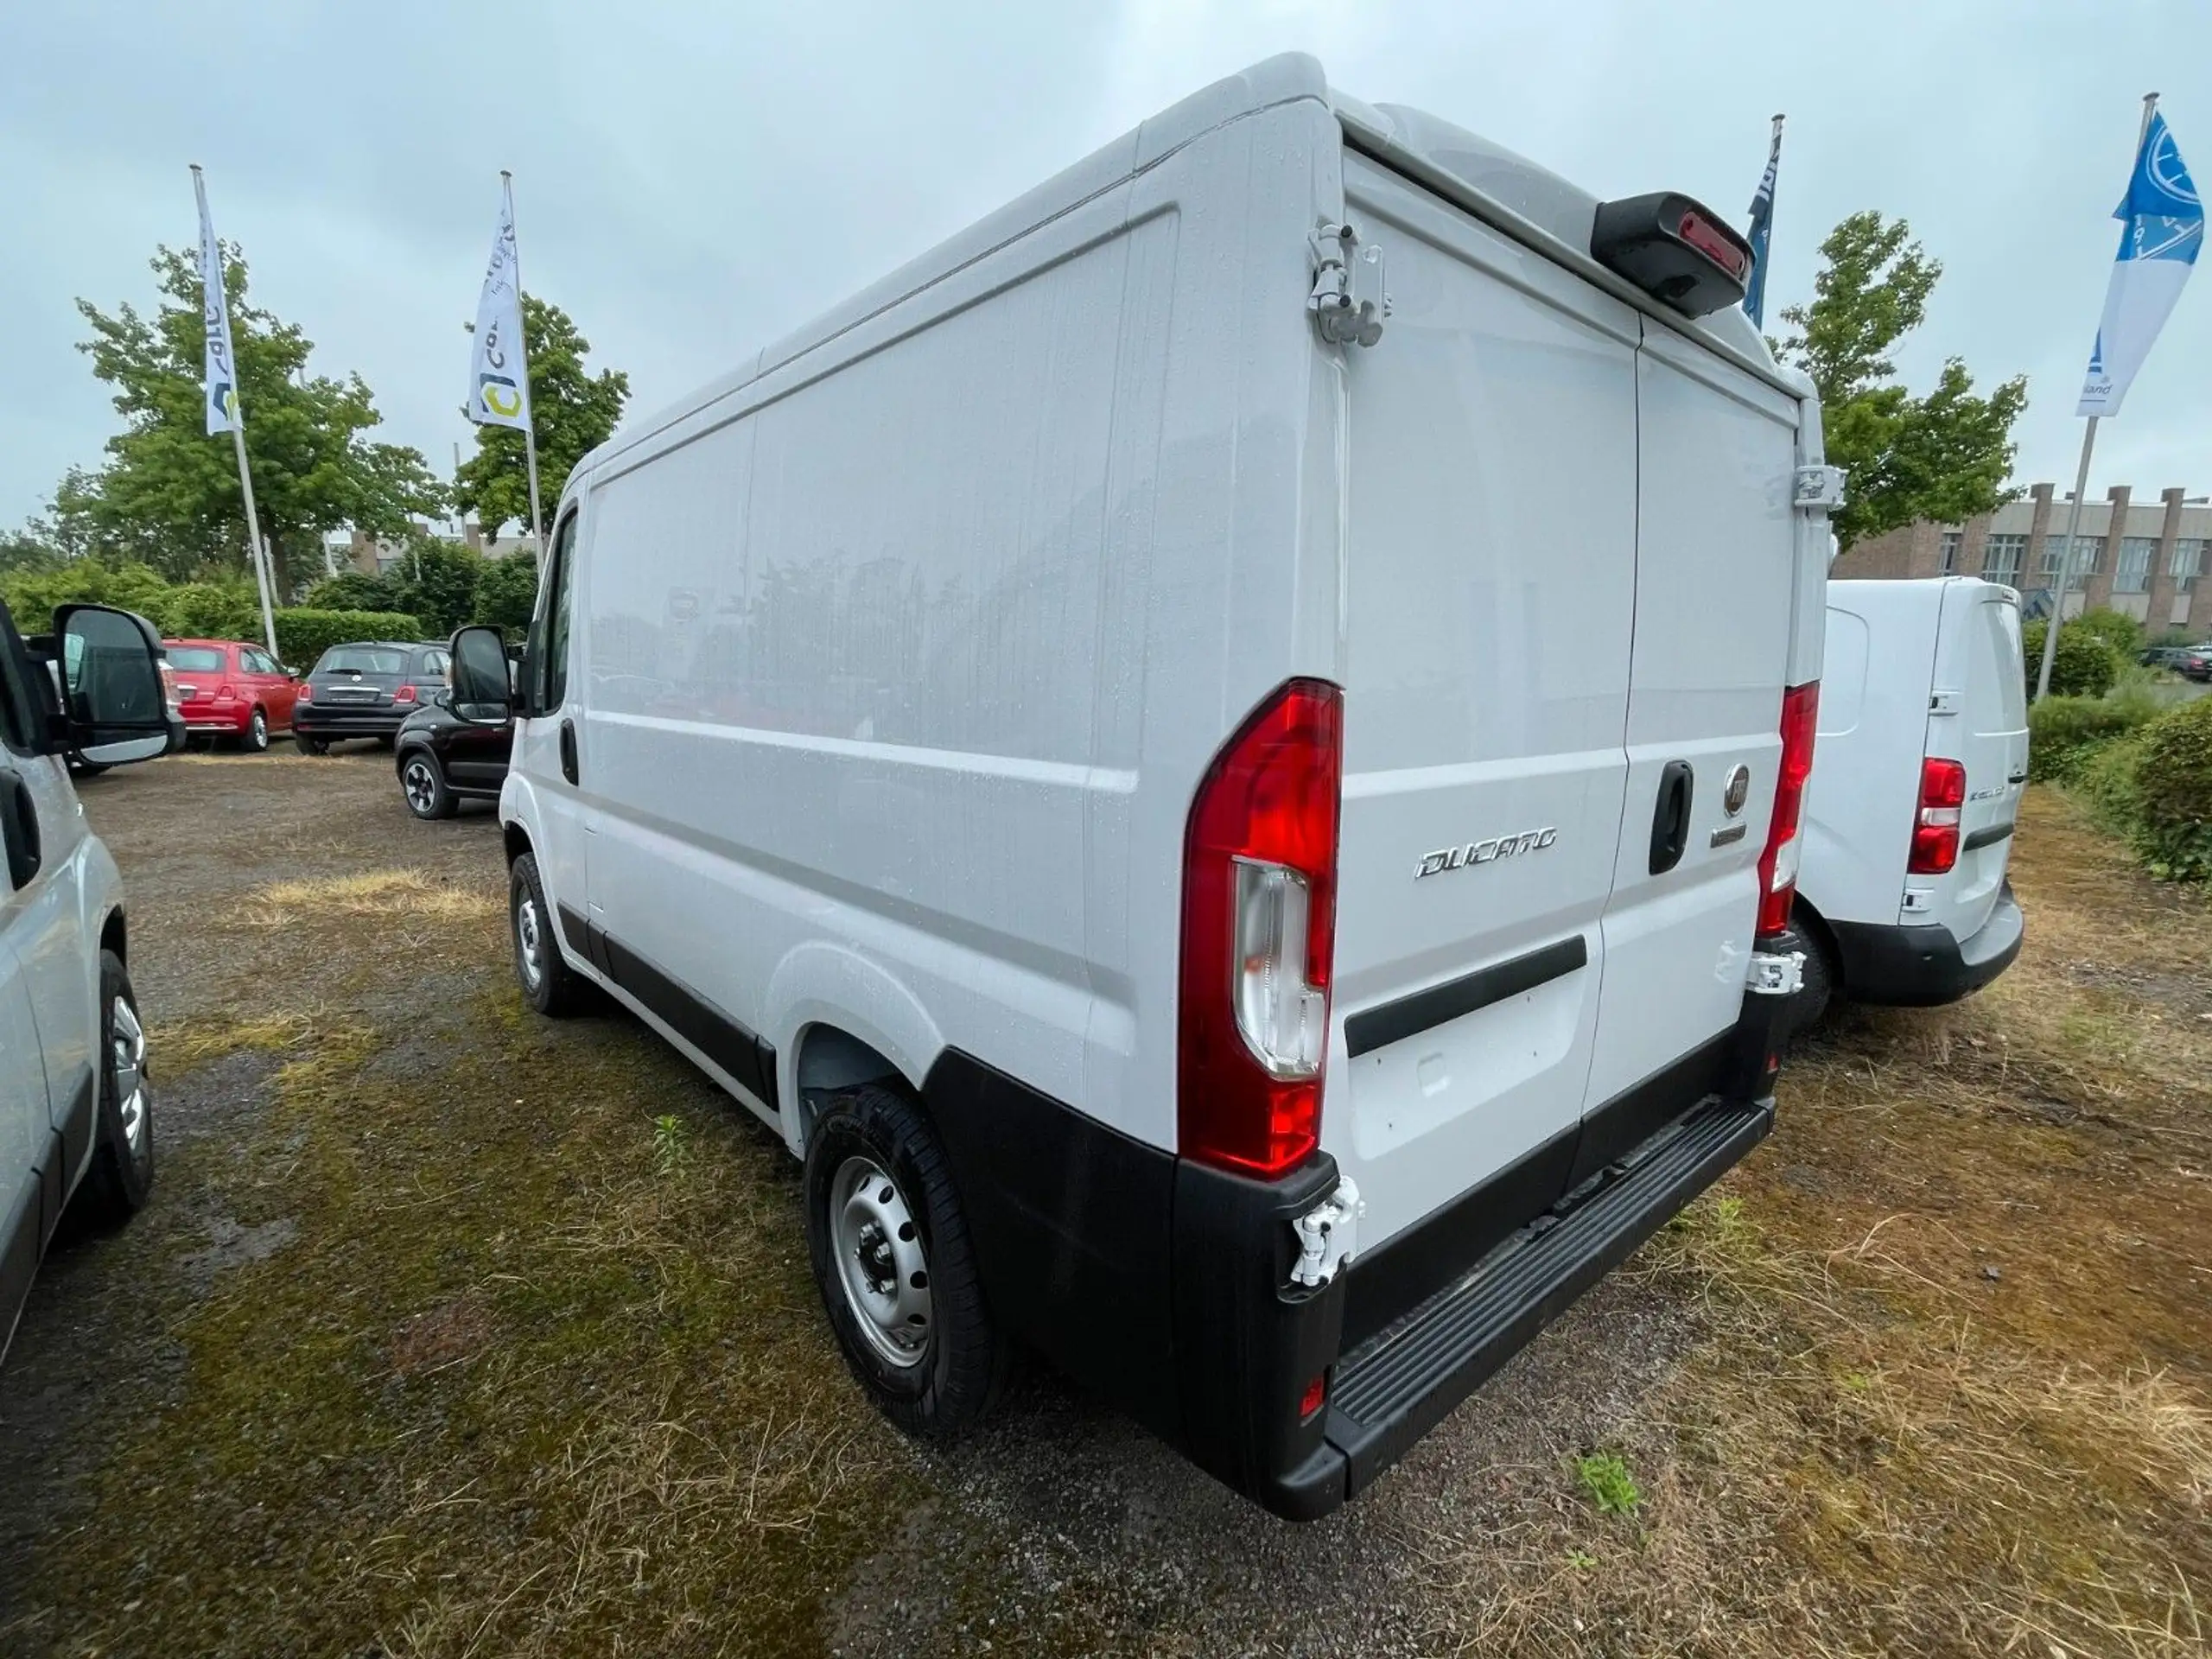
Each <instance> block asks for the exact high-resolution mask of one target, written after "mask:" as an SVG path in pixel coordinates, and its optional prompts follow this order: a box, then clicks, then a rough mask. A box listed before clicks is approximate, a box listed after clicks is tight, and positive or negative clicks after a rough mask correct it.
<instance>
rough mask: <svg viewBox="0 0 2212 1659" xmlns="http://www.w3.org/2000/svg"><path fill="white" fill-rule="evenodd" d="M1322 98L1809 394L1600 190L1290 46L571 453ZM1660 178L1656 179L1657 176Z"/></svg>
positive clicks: (1391, 157)
mask: <svg viewBox="0 0 2212 1659" xmlns="http://www.w3.org/2000/svg"><path fill="white" fill-rule="evenodd" d="M1300 99H1314V100H1316V101H1318V102H1320V103H1322V104H1325V105H1327V106H1328V107H1329V109H1330V110H1331V111H1332V113H1333V114H1334V115H1335V116H1336V118H1337V119H1338V122H1339V123H1340V124H1342V126H1343V128H1344V135H1345V138H1346V140H1347V142H1348V143H1351V145H1352V146H1353V147H1354V148H1355V149H1360V150H1362V151H1364V152H1366V153H1367V154H1369V155H1370V156H1374V157H1375V158H1376V160H1377V161H1380V162H1383V164H1384V165H1386V166H1389V167H1391V168H1395V169H1396V170H1398V171H1401V172H1404V173H1407V174H1408V175H1412V176H1414V178H1416V179H1418V180H1419V181H1421V183H1423V184H1424V185H1426V186H1427V187H1428V188H1432V189H1433V190H1436V191H1437V192H1438V193H1439V194H1443V195H1445V196H1446V198H1447V199H1450V200H1454V201H1456V202H1457V203H1458V204H1459V206H1461V207H1464V208H1465V209H1466V210H1467V211H1469V212H1470V213H1473V214H1475V216H1476V217H1478V218H1479V219H1483V220H1484V222H1486V223H1488V224H1490V225H1491V226H1492V227H1493V228H1495V229H1497V230H1499V231H1501V232H1503V233H1505V234H1506V235H1508V236H1511V237H1513V238H1515V239H1516V240H1518V241H1521V242H1523V243H1527V244H1529V245H1532V246H1534V247H1535V248H1537V249H1538V251H1541V252H1543V253H1545V254H1546V255H1548V256H1549V257H1552V258H1553V259H1554V260H1556V261H1558V262H1559V263H1560V264H1565V265H1567V266H1568V267H1569V268H1570V269H1572V270H1574V271H1575V272H1576V273H1577V274H1579V275H1580V276H1581V277H1584V278H1586V280H1588V281H1590V282H1592V283H1595V284H1596V285H1598V286H1599V287H1600V288H1603V289H1607V290H1608V291H1610V292H1611V293H1613V294H1615V295H1616V296H1618V297H1619V298H1621V299H1622V300H1624V301H1625V302H1627V303H1629V304H1630V305H1633V306H1635V307H1636V308H1637V309H1639V310H1641V311H1643V312H1644V313H1646V314H1647V315H1651V316H1654V317H1656V318H1657V319H1658V320H1659V321H1662V322H1664V323H1666V324H1667V325H1668V326H1669V327H1673V328H1675V329H1676V330H1678V331H1679V332H1681V333H1683V334H1688V335H1690V336H1691V337H1692V338H1694V339H1696V340H1699V341H1700V343H1702V344H1703V345H1705V346H1708V347H1710V348H1712V349H1713V350H1715V351H1718V352H1719V353H1721V354H1722V355H1723V356H1726V357H1728V358H1731V359H1734V360H1736V361H1737V362H1738V364H1739V365H1741V366H1743V367H1745V368H1747V369H1749V370H1751V372H1754V373H1756V374H1758V375H1759V376H1761V377H1762V378H1764V379H1767V380H1769V381H1770V382H1772V383H1773V384H1774V385H1777V386H1778V387H1780V388H1781V389H1783V391H1787V392H1788V393H1789V395H1791V396H1792V397H1799V396H1804V395H1807V394H1808V393H1809V392H1810V391H1811V387H1810V385H1809V383H1808V382H1806V381H1805V380H1804V379H1803V378H1802V376H1801V375H1799V374H1798V373H1796V372H1795V371H1794V370H1789V369H1783V368H1779V367H1777V365H1776V364H1775V361H1774V359H1773V358H1772V357H1771V356H1770V354H1769V353H1768V352H1767V348H1766V342H1765V341H1764V339H1762V338H1761V336H1760V334H1759V331H1758V328H1757V327H1754V326H1753V325H1752V323H1751V319H1750V318H1748V317H1746V316H1745V315H1744V314H1743V312H1742V310H1741V309H1740V308H1737V307H1735V306H1728V307H1726V308H1723V309H1721V310H1719V311H1718V312H1715V313H1713V314H1712V315H1708V316H1705V317H1700V318H1688V317H1684V316H1682V315H1680V314H1679V313H1676V312H1675V311H1672V310H1670V309H1668V308H1665V307H1662V306H1661V305H1660V304H1659V303H1658V302H1656V301H1654V300H1652V299H1651V298H1650V297H1649V296H1647V295H1645V294H1643V292H1642V291H1640V290H1639V289H1636V288H1634V287H1632V286H1630V284H1629V283H1626V282H1625V281H1624V280H1623V279H1622V278H1620V277H1617V276H1615V275H1614V274H1613V273H1612V272H1611V271H1610V270H1606V269H1605V267H1604V266H1602V265H1600V264H1598V263H1597V261H1596V260H1595V259H1593V258H1592V257H1591V255H1590V251H1589V250H1590V232H1591V228H1592V223H1593V221H1594V219H1595V218H1596V214H1597V210H1598V206H1599V202H1598V198H1597V197H1595V196H1593V195H1592V194H1589V192H1587V191H1586V190H1583V189H1581V188H1579V187H1577V186H1575V185H1573V184H1570V183H1569V182H1568V181H1567V180H1565V179H1562V178H1560V176H1559V175H1557V174H1555V173H1553V172H1551V171H1550V170H1549V169H1548V168H1542V167H1539V166H1538V165H1537V164H1536V163H1535V162H1531V161H1529V160H1527V159H1525V158H1524V157H1522V156H1516V155H1515V154H1514V153H1513V152H1512V151H1511V150H1509V149H1505V148H1503V146H1502V145H1498V144H1495V143H1491V141H1490V140H1488V139H1486V138H1481V137H1477V136H1476V135H1475V134H1473V133H1471V132H1469V131H1467V130H1465V129H1464V128H1462V127H1458V126H1455V125H1453V124H1452V123H1451V122H1449V121H1446V120H1443V119H1441V118H1439V117H1437V116H1433V115H1430V114H1428V113H1427V112H1426V111H1421V110H1415V109H1411V108H1408V107H1407V106H1405V105H1396V104H1383V105H1370V104H1365V103H1363V102H1361V101H1360V100H1359V99H1356V98H1351V97H1349V96H1347V95H1345V94H1344V93H1342V92H1338V91H1336V90H1335V89H1333V88H1332V87H1331V86H1330V85H1329V80H1328V77H1327V75H1326V74H1325V73H1324V72H1323V70H1322V68H1321V65H1320V62H1319V60H1317V59H1315V58H1313V57H1311V56H1308V55H1307V54H1305V53H1302V52H1286V53H1283V54H1280V55H1279V56H1276V57H1272V58H1268V59H1267V60H1264V61H1262V62H1260V63H1257V64H1255V65H1253V66H1252V67H1250V68H1249V69H1247V70H1245V71H1243V73H1240V74H1235V75H1230V76H1229V77H1227V78H1226V79H1222V80H1217V81H1216V82H1215V83H1214V84H1213V85H1212V86H1208V87H1205V89H1204V90H1202V91H1200V92H1194V93H1192V95H1191V96H1190V97H1188V98H1186V99H1183V100H1182V101H1181V102H1180V103H1179V104H1176V105H1172V106H1171V107H1169V108H1168V109H1166V110H1164V111H1161V112H1160V114H1158V115H1155V116H1154V117H1152V118H1150V119H1149V120H1147V121H1146V122H1144V123H1143V124H1141V125H1140V126H1138V127H1137V128H1136V129H1135V130H1133V131H1130V132H1127V133H1124V134H1123V135H1122V137H1119V138H1117V139H1116V140H1115V141H1114V142H1113V143H1109V144H1107V145H1105V146H1104V147H1103V149H1098V150H1096V151H1094V152H1093V153H1092V154H1091V155H1090V156H1086V157H1084V159H1083V160H1082V161H1080V162H1077V163H1075V165H1074V166H1072V167H1070V168H1066V169H1065V170H1064V171H1062V172H1060V173H1058V174H1057V175H1054V176H1053V177H1052V178H1050V179H1047V180H1046V181H1045V182H1044V183H1042V184H1040V185H1038V186H1037V187H1036V188H1033V189H1032V190H1030V191H1028V192H1027V193H1026V194H1023V195H1021V196H1019V197H1017V198H1015V199H1014V200H1013V201H1010V202H1008V203H1007V205H1006V206H1005V207H1001V208H1000V209H999V210H998V211H997V212H995V213H991V214H990V215H988V217H986V218H984V219H980V220H978V221H977V222H976V223H975V224H973V225H971V226H969V227H968V228H967V229H965V230H963V231H962V232H959V233H958V234H957V235H956V236H953V237H951V238H948V239H947V240H945V241H944V242H941V243H939V244H938V245H937V246H936V247H934V248H931V250H930V251H928V252H926V253H925V254H922V255H921V256H919V257H917V258H914V259H912V260H909V261H908V262H907V263H906V264H904V265H901V266H900V267H899V269H898V270H894V271H893V272H892V273H891V274H890V275H889V276H887V277H883V278H882V279H881V280H880V281H879V282H876V283H871V284H870V285H869V286H868V287H867V288H865V289H861V291H860V292H859V293H858V294H856V295H855V296H853V297H852V298H850V299H849V300H847V301H846V302H844V303H843V304H842V305H840V306H837V307H836V308H834V309H832V310H830V311H829V312H826V313H824V314H823V315H822V316H820V317H817V318H816V319H815V320H814V321H812V322H810V323H808V324H806V325H805V326H804V327H800V328H798V329H795V330H793V331H792V332H791V333H790V334H785V336H784V337H783V338H782V339H780V340H776V341H774V342H773V343H772V344H771V345H769V346H766V347H765V348H763V349H762V350H761V351H760V352H758V353H754V354H753V356H752V357H750V358H748V359H746V360H745V361H743V362H742V363H741V364H739V365H737V367H736V368H734V370H732V371H731V372H729V373H728V374H725V375H722V376H721V377H720V378H716V379H715V380H712V381H710V382H709V383H708V384H707V385H703V386H701V387H700V388H698V389H697V390H696V391H693V392H691V393H690V395H688V396H686V397H682V398H680V399H678V400H677V402H675V403H674V404H670V405H668V406H667V407H665V408H663V409H660V410H655V411H654V412H653V413H652V414H651V415H650V416H645V417H644V418H642V419H639V420H635V421H632V422H629V423H625V425H624V427H623V428H622V429H621V430H620V431H618V432H617V433H616V434H615V435H613V437H612V438H610V439H609V440H608V441H607V442H606V443H604V444H602V445H601V446H600V447H599V448H597V449H594V450H593V451H592V452H591V453H590V454H588V455H586V456H585V457H584V458H583V459H582V461H579V462H578V463H577V464H576V467H575V474H574V476H576V477H583V476H586V475H588V474H589V473H590V471H591V470H592V469H593V468H594V467H597V466H598V465H600V464H601V462H603V461H607V460H608V459H610V458H612V457H613V456H614V455H617V454H620V453H621V452H622V451H624V450H625V449H627V448H631V447H632V446H633V445H635V444H638V443H640V442H645V440H646V439H648V438H650V437H652V435H654V434H655V433H657V432H659V431H662V430H664V429H666V428H668V427H670V426H672V425H674V424H675V423H677V422H678V421H681V420H683V419H684V418H685V417H686V416H690V415H692V414H694V413H696V411H698V410H701V409H703V408H705V407H706V406H707V405H708V404H712V403H714V402H715V400H717V399H718V398H721V397H727V396H728V395H729V394H730V393H731V392H734V391H738V390H739V389H740V388H741V387H743V386H745V385H747V384H748V383H749V382H751V381H753V380H754V379H757V378H760V376H761V375H763V374H766V373H767V372H770V371H772V370H774V369H778V368H780V367H782V366H783V365H785V364H786V363H789V362H791V360H792V359H795V358H798V357H799V356H802V355H804V353H807V352H810V351H811V350H813V349H814V348H815V347H817V346H822V345H824V344H826V343H827V342H828V341H829V340H834V339H836V337H837V336H838V335H839V334H844V333H846V332H847V331H848V330H849V329H852V328H855V327H858V326H860V325H861V323H863V322H865V321H868V319H869V318H870V317H873V316H874V315H878V314H879V313H880V312H882V311H885V310H887V309H889V308H891V307H893V306H894V305H897V304H899V302H902V301H904V300H906V299H908V298H910V297H911V296H913V295H915V294H918V293H919V292H921V291H922V290H923V289H925V288H928V287H930V286H931V284H932V283H938V282H941V281H943V280H944V279H945V278H946V277H950V276H951V275H952V274H953V273H954V272H956V271H957V270H961V269H962V268H963V267H964V266H967V265H969V264H974V263H975V262H976V260H978V259H981V258H982V257H985V256H986V255H988V254H989V253H992V252H994V251H996V250H997V249H999V248H1001V247H1003V246H1005V245H1007V243H1009V242H1012V241H1014V240H1015V239H1016V238H1019V237H1020V236H1022V235H1024V234H1026V233H1027V232H1029V231H1031V230H1033V229H1034V228H1035V227H1036V226H1039V225H1040V224H1043V223H1044V222H1045V221H1046V220H1047V219H1052V218H1053V217H1055V216H1057V215H1058V214H1060V213H1065V212H1066V211H1067V210H1068V209H1069V208H1070V207H1073V206H1075V205H1076V204H1077V203H1078V202H1081V201H1084V200H1089V199H1090V197H1092V196H1095V195H1097V194H1101V193H1102V192H1103V191H1106V190H1109V189H1112V188H1114V187H1115V186H1116V185H1118V184H1121V183H1122V182H1123V181H1126V180H1128V179H1129V178H1132V177H1134V176H1135V175H1137V174H1139V173H1141V172H1143V171H1145V170H1146V169H1147V168H1151V167H1153V166H1154V165H1156V164H1157V163H1158V162H1161V161H1163V160H1165V159H1166V157H1167V156H1171V155H1173V153H1174V152H1175V151H1176V150H1178V149H1181V148H1182V147H1183V146H1184V145H1185V144H1187V143H1190V142H1192V140H1193V139H1195V138H1197V137H1199V136H1200V135H1202V134H1204V133H1206V132H1210V131H1211V130H1213V129H1215V128H1217V127H1220V126H1225V125H1227V124H1229V123H1230V122H1232V121H1236V120H1238V119H1241V118H1243V117H1245V116H1249V115H1254V114H1257V113H1258V112H1260V111H1263V110H1268V109H1274V108H1275V107H1277V106H1279V105H1285V104H1292V103H1296V102H1298V101H1300ZM1653 188H1659V184H1658V181H1655V182H1654V187H1653Z"/></svg>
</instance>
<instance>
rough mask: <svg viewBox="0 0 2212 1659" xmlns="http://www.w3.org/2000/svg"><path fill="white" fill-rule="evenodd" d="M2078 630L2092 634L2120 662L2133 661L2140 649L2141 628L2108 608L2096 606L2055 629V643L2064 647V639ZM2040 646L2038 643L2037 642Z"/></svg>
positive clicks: (2140, 625)
mask: <svg viewBox="0 0 2212 1659" xmlns="http://www.w3.org/2000/svg"><path fill="white" fill-rule="evenodd" d="M2077 630H2078V631H2079V632H2082V633H2086V634H2092V635H2094V637H2096V638H2097V639H2101V640H2103V641H2104V642H2105V644H2106V645H2108V646H2110V647H2111V648H2112V652H2113V655H2114V656H2115V657H2117V658H2120V661H2121V662H2123V663H2132V662H2133V661H2134V660H2135V653H2136V652H2139V651H2140V650H2142V649H2143V625H2142V624H2141V623H2140V622H2138V621H2137V620H2135V619H2134V618H2133V617H2132V616H2128V615H2126V614H2125V613H2121V612H2120V611H2115V610H2113V609H2112V608H2111V607H2108V606H2103V605H2100V606H2099V607H2097V608H2096V609H2094V610H2093V611H2084V612H2082V614H2081V615H2079V616H2077V617H2075V619H2074V620H2072V621H2070V622H2069V623H2068V624H2067V625H2066V626H2064V627H2063V628H2061V629H2060V630H2059V633H2058V638H2059V643H2060V645H2062V646H2063V645H2064V644H2065V640H2066V636H2067V635H2068V634H2069V633H2072V632H2076V631H2077ZM2036 643H2037V645H2038V646H2040V645H2042V643H2043V642H2042V641H2041V640H2040V639H2038V640H2037V642H2036Z"/></svg>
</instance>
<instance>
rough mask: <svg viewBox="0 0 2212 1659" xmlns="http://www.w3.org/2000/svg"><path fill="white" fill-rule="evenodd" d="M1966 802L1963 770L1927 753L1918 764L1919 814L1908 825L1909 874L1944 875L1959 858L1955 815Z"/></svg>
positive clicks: (1957, 825)
mask: <svg viewBox="0 0 2212 1659" xmlns="http://www.w3.org/2000/svg"><path fill="white" fill-rule="evenodd" d="M1966 803H1967V769H1966V767H1965V766H1961V764H1960V763H1959V762H1958V761H1956V760H1939V759H1938V758H1937V757H1936V756H1935V755H1932V754H1931V755H1929V757H1928V758H1927V759H1925V760H1923V761H1922V762H1921V763H1920V816H1919V817H1918V818H1917V819H1916V820H1915V822H1914V823H1913V826H1912V851H1911V853H1910V855H1909V856H1908V857H1907V858H1906V860H1905V866H1904V867H1905V869H1906V872H1907V873H1908V874H1912V875H1946V874H1949V873H1950V871H1951V869H1952V868H1953V867H1955V865H1956V864H1957V863H1958V861H1959V814H1960V812H1961V810H1962V809H1963V808H1964V807H1965V805H1966Z"/></svg>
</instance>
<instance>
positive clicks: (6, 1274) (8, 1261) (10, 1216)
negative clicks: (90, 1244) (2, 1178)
mask: <svg viewBox="0 0 2212 1659" xmlns="http://www.w3.org/2000/svg"><path fill="white" fill-rule="evenodd" d="M40 1186H41V1183H40V1179H39V1175H38V1172H37V1171H35V1170H26V1171H24V1172H23V1179H22V1181H21V1182H20V1183H19V1184H18V1185H17V1186H16V1190H15V1191H14V1192H10V1193H9V1194H8V1195H7V1196H8V1208H7V1209H6V1211H0V1357H4V1356H5V1355H6V1353H7V1351H8V1342H9V1338H11V1337H12V1336H13V1335H14V1334H15V1330H16V1319H17V1318H18V1317H19V1316H20V1315H21V1314H22V1311H23V1300H24V1298H26V1297H28V1296H29V1294H31V1280H32V1279H33V1278H34V1277H35V1275H36V1274H37V1273H38V1258H39V1252H40V1250H41V1249H42V1248H43V1247H44V1245H45V1243H46V1239H45V1236H44V1234H43V1232H42V1231H41V1228H40V1226H39V1213H40V1208H41V1205H40V1198H41V1193H40Z"/></svg>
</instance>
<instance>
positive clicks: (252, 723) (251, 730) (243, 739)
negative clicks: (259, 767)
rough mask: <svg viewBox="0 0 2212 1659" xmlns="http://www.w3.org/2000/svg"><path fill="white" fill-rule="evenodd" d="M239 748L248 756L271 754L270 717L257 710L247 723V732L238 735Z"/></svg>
mask: <svg viewBox="0 0 2212 1659" xmlns="http://www.w3.org/2000/svg"><path fill="white" fill-rule="evenodd" d="M238 747H240V748H242V749H244V750H245V752H246V753H248V754H266V753H269V716H268V715H266V714H264V712H263V711H262V710H260V709H255V710H254V711H253V714H252V715H251V717H250V718H249V719H248V720H247V721H246V723H245V731H244V732H242V733H240V734H239V735H238Z"/></svg>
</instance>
